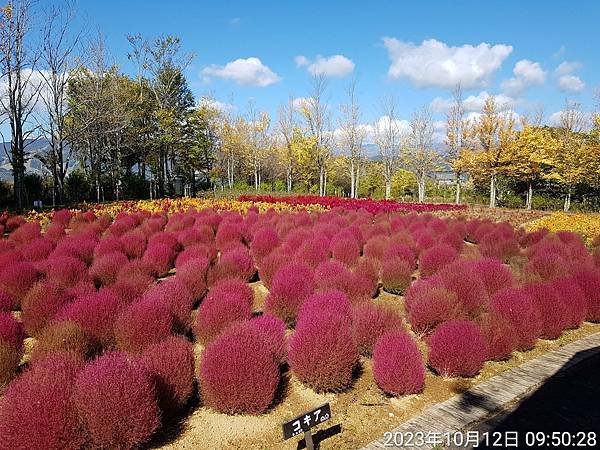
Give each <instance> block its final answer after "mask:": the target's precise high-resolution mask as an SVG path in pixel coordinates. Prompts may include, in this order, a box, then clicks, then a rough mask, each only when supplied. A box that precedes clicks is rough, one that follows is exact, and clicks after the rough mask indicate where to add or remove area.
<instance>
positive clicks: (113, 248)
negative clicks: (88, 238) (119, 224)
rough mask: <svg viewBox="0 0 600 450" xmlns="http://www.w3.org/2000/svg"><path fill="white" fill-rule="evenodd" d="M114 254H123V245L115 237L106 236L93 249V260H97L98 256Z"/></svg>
mask: <svg viewBox="0 0 600 450" xmlns="http://www.w3.org/2000/svg"><path fill="white" fill-rule="evenodd" d="M114 252H121V253H123V252H124V249H123V243H122V242H121V240H120V239H119V238H118V237H116V236H111V235H108V236H106V237H104V238H102V239H100V241H98V243H97V244H96V247H95V248H94V258H96V259H97V258H99V257H100V256H104V255H108V254H110V253H114Z"/></svg>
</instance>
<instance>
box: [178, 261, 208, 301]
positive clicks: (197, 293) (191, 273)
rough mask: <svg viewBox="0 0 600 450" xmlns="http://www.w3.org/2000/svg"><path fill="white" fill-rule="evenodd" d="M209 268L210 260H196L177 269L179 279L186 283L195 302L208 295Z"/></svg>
mask: <svg viewBox="0 0 600 450" xmlns="http://www.w3.org/2000/svg"><path fill="white" fill-rule="evenodd" d="M209 266H210V261H209V260H208V259H206V258H194V259H191V260H189V261H188V262H186V263H185V264H184V265H183V266H181V267H179V268H178V269H177V273H176V276H177V278H178V279H180V280H181V281H183V282H184V283H185V285H186V286H187V288H188V289H189V290H190V292H191V293H192V295H193V297H194V300H200V299H201V298H202V297H203V296H204V294H206V289H207V283H206V277H207V273H208V268H209Z"/></svg>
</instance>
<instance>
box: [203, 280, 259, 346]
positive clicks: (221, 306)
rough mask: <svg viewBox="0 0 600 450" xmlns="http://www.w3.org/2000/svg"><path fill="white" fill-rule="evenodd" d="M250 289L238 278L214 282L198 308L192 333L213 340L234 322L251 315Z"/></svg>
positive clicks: (247, 318) (206, 339) (207, 340)
mask: <svg viewBox="0 0 600 450" xmlns="http://www.w3.org/2000/svg"><path fill="white" fill-rule="evenodd" d="M253 298H254V296H253V294H252V290H251V289H250V287H249V286H248V285H247V284H244V283H243V282H241V281H239V280H225V281H221V282H219V283H218V284H216V285H215V286H214V287H213V288H211V290H210V291H209V292H208V295H207V296H206V298H205V299H204V301H203V302H202V303H201V304H200V307H199V308H198V314H197V315H196V321H195V323H194V335H195V336H196V338H197V339H198V340H199V341H200V342H202V343H207V342H210V341H212V340H214V339H215V338H216V337H217V336H218V335H219V334H220V333H222V332H223V331H224V330H226V329H227V328H228V327H229V326H231V325H232V324H234V323H236V322H241V321H244V320H250V318H251V317H252V301H253Z"/></svg>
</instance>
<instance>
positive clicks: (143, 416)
mask: <svg viewBox="0 0 600 450" xmlns="http://www.w3.org/2000/svg"><path fill="white" fill-rule="evenodd" d="M155 397H156V393H155V389H154V383H153V382H152V379H151V376H150V374H148V372H147V371H146V370H145V369H144V368H143V367H142V365H141V364H140V363H138V362H134V361H131V360H129V359H128V358H127V356H126V355H125V354H123V353H120V352H111V353H106V354H104V355H102V356H101V357H100V358H98V359H97V360H95V361H93V362H92V363H90V364H88V365H87V366H86V367H85V368H84V369H83V371H82V372H81V373H80V374H79V376H78V377H77V380H76V382H75V387H74V395H73V398H74V401H75V405H76V406H77V410H78V412H79V415H80V417H81V419H82V420H83V422H84V424H85V426H86V429H87V431H88V432H89V435H90V438H91V441H92V442H91V443H92V445H93V446H94V447H100V448H137V447H139V446H140V445H141V444H143V443H144V442H146V441H147V440H148V439H149V438H150V437H151V436H152V434H153V433H154V432H155V431H156V430H157V429H158V427H159V426H160V412H159V408H158V405H157V402H156V398H155Z"/></svg>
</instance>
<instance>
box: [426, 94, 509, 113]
mask: <svg viewBox="0 0 600 450" xmlns="http://www.w3.org/2000/svg"><path fill="white" fill-rule="evenodd" d="M489 96H490V94H489V93H488V92H487V91H481V92H480V93H479V94H477V95H469V96H468V97H467V98H465V99H463V107H464V108H465V111H466V112H478V111H481V109H482V108H483V105H484V103H485V100H486V99H487V98H488V97H489ZM494 97H495V99H496V104H497V105H498V107H499V108H500V109H506V108H512V107H514V106H515V105H516V104H517V103H520V101H519V100H518V99H515V98H513V97H510V96H508V95H505V94H497V95H495V96H494ZM453 103H454V100H453V99H451V98H442V97H436V98H434V99H433V100H432V102H431V108H432V109H433V110H434V111H437V112H446V111H448V109H450V107H451V106H452V104H453Z"/></svg>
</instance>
